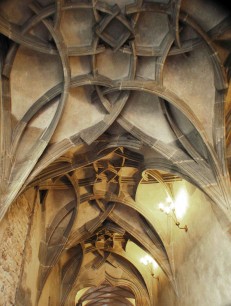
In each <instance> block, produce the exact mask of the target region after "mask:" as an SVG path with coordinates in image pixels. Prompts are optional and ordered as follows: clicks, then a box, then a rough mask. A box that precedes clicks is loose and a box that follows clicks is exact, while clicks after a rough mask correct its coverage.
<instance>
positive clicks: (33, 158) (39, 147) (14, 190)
mask: <svg viewBox="0 0 231 306" xmlns="http://www.w3.org/2000/svg"><path fill="white" fill-rule="evenodd" d="M31 8H32V9H33V10H34V11H35V12H36V13H37V12H39V9H40V8H39V7H38V5H35V4H33V5H32V4H31ZM43 22H44V24H45V25H46V27H47V29H48V30H49V32H50V34H51V35H52V37H53V39H54V41H55V43H56V46H57V49H58V51H59V54H60V58H61V62H62V66H63V76H64V83H63V88H64V90H63V92H62V96H61V99H60V102H59V105H58V107H57V110H56V112H55V115H54V117H53V119H52V121H51V123H50V125H49V127H48V128H47V129H46V130H45V131H44V132H43V134H42V135H41V136H40V138H39V140H38V142H37V143H36V144H34V146H33V147H32V149H31V151H30V157H29V158H28V157H27V162H26V163H24V164H23V166H21V167H20V168H19V170H18V171H17V173H14V180H13V181H12V183H11V186H9V189H11V191H10V190H9V192H8V194H7V196H6V198H4V199H2V201H3V204H2V207H1V212H0V219H2V218H3V216H4V215H5V213H6V211H7V209H8V207H9V205H10V204H11V203H12V201H13V199H14V198H15V197H16V195H17V194H18V192H19V190H20V188H21V187H22V184H23V183H24V182H25V180H26V178H27V177H28V175H29V173H30V172H31V170H32V169H33V167H34V165H35V164H36V162H37V160H38V159H39V157H40V156H41V154H42V152H43V151H44V149H45V147H46V146H47V144H48V142H49V140H50V138H51V136H52V134H53V132H54V130H55V128H56V126H57V124H58V121H59V119H60V117H61V114H62V110H63V107H64V104H65V101H66V98H67V95H68V87H69V82H70V68H69V64H68V58H67V54H66V53H65V46H64V45H63V43H62V42H63V39H62V37H61V34H60V33H59V32H57V31H54V30H53V28H52V26H51V25H50V23H49V22H48V21H43Z"/></svg>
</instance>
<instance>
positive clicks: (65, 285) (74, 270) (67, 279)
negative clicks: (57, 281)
mask: <svg viewBox="0 0 231 306" xmlns="http://www.w3.org/2000/svg"><path fill="white" fill-rule="evenodd" d="M79 249H80V252H79ZM82 263H83V249H82V248H81V247H79V248H77V254H75V255H74V256H72V257H71V258H70V259H69V260H68V262H67V263H66V264H65V266H64V267H63V269H62V275H61V288H62V290H61V294H60V306H63V305H65V301H66V299H67V296H68V294H69V293H70V291H71V288H72V286H73V285H74V283H75V280H76V279H77V277H78V275H79V272H80V269H81V266H82Z"/></svg>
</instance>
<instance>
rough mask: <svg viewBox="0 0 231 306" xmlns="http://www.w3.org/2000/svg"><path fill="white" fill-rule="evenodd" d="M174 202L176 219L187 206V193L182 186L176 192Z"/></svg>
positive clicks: (182, 214) (180, 216) (183, 213)
mask: <svg viewBox="0 0 231 306" xmlns="http://www.w3.org/2000/svg"><path fill="white" fill-rule="evenodd" d="M174 204H175V212H176V216H177V218H178V219H181V218H182V217H183V216H184V215H185V213H186V210H187V207H188V193H187V191H186V190H185V189H184V188H181V189H180V190H179V192H178V193H177V195H176V198H175V201H174Z"/></svg>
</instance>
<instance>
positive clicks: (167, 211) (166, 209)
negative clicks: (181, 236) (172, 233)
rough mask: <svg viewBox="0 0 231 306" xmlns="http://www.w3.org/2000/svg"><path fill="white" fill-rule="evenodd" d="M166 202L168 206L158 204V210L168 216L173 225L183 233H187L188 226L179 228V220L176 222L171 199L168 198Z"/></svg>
mask: <svg viewBox="0 0 231 306" xmlns="http://www.w3.org/2000/svg"><path fill="white" fill-rule="evenodd" d="M166 202H167V203H168V206H166V205H164V204H163V203H160V204H159V209H160V210H161V211H162V212H163V213H165V214H166V215H168V216H170V217H171V218H172V219H173V221H174V223H175V224H176V226H177V227H178V228H179V229H183V230H185V232H187V231H188V226H187V225H185V226H183V227H182V226H180V222H179V220H178V219H177V217H176V213H175V205H174V203H173V201H172V199H171V198H170V197H168V198H167V199H166Z"/></svg>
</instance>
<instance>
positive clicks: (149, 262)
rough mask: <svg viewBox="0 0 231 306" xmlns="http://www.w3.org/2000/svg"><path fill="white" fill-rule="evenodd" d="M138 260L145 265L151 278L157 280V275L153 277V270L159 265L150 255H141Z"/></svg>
mask: <svg viewBox="0 0 231 306" xmlns="http://www.w3.org/2000/svg"><path fill="white" fill-rule="evenodd" d="M140 262H141V263H142V264H143V265H145V266H147V268H148V269H149V271H150V273H151V276H152V277H153V278H156V279H158V280H159V277H155V274H154V270H156V269H157V268H158V267H159V265H158V263H157V262H156V261H155V260H154V259H153V258H152V257H151V256H150V255H145V256H144V257H141V258H140Z"/></svg>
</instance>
